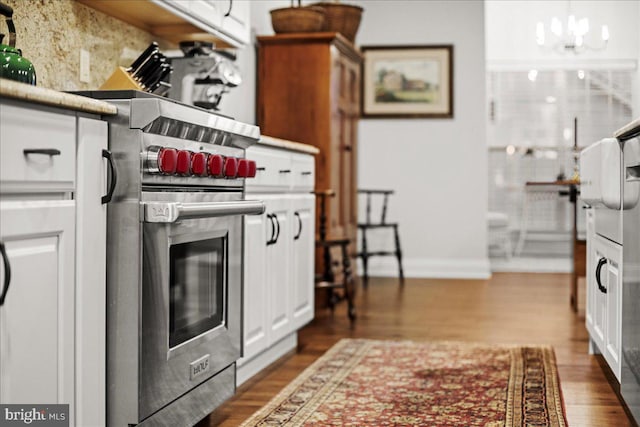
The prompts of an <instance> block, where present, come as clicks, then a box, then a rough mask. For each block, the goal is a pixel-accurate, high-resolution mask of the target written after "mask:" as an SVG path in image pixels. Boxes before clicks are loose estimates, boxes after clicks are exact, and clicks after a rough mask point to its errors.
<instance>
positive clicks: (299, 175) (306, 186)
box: [291, 153, 315, 192]
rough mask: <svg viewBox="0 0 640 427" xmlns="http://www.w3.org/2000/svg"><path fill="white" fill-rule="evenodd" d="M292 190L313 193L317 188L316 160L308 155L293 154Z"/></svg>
mask: <svg viewBox="0 0 640 427" xmlns="http://www.w3.org/2000/svg"><path fill="white" fill-rule="evenodd" d="M291 173H292V185H291V188H292V189H293V190H295V191H309V192H311V191H313V189H314V187H315V159H314V157H313V156H310V155H306V154H297V153H293V154H291Z"/></svg>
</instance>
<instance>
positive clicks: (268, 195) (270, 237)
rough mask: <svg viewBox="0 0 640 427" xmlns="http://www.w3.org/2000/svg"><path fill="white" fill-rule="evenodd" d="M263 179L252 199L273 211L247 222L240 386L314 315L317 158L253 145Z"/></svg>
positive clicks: (252, 189) (249, 194)
mask: <svg viewBox="0 0 640 427" xmlns="http://www.w3.org/2000/svg"><path fill="white" fill-rule="evenodd" d="M247 158H248V159H251V160H254V161H256V163H257V166H258V172H257V176H256V178H255V179H252V180H249V179H248V180H247V182H246V183H245V184H246V187H245V191H246V196H245V198H246V199H248V200H263V201H264V203H265V207H266V209H265V212H264V213H263V214H262V215H259V216H247V217H245V220H244V283H243V285H244V301H243V313H244V320H243V357H242V359H240V360H239V361H238V364H237V365H238V371H237V378H236V381H237V384H238V385H239V384H241V383H242V382H244V381H246V380H247V379H248V378H250V377H251V376H253V375H254V374H256V373H257V372H259V371H260V370H261V369H263V368H264V367H266V366H267V365H269V364H270V363H272V362H273V361H275V360H276V359H277V358H279V357H280V356H282V355H283V354H285V353H286V352H288V351H291V350H292V349H293V348H295V346H296V343H297V331H298V329H300V328H301V327H303V326H304V325H306V324H307V323H308V322H309V321H311V320H312V319H313V314H314V313H313V302H314V300H313V298H314V286H313V275H314V265H313V254H314V247H315V196H313V194H310V192H311V191H312V189H313V180H314V165H313V156H311V155H309V154H301V153H291V152H290V151H286V150H282V149H277V148H268V147H265V146H258V147H252V148H250V149H248V150H247Z"/></svg>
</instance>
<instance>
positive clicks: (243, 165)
mask: <svg viewBox="0 0 640 427" xmlns="http://www.w3.org/2000/svg"><path fill="white" fill-rule="evenodd" d="M248 176H249V160H247V159H238V178H246V177H248Z"/></svg>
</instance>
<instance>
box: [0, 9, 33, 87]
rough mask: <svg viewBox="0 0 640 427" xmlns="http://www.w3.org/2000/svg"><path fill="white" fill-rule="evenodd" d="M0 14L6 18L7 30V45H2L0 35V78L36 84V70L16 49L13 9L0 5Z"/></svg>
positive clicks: (0, 35)
mask: <svg viewBox="0 0 640 427" xmlns="http://www.w3.org/2000/svg"><path fill="white" fill-rule="evenodd" d="M0 14H1V15H3V16H4V17H5V18H6V22H7V27H8V29H9V44H8V45H6V44H3V43H2V41H3V39H4V34H0V77H2V78H5V79H11V80H15V81H18V82H21V83H27V84H30V85H34V86H35V84H36V69H35V67H34V66H33V64H32V63H31V61H29V60H28V59H27V58H24V57H23V56H22V51H21V50H20V49H16V27H15V26H14V25H13V19H12V18H13V9H12V8H10V7H9V6H7V5H6V4H4V3H0Z"/></svg>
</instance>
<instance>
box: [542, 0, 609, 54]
mask: <svg viewBox="0 0 640 427" xmlns="http://www.w3.org/2000/svg"><path fill="white" fill-rule="evenodd" d="M569 8H570V7H569ZM589 30H590V28H589V19H587V18H580V19H578V18H576V16H575V15H573V14H571V13H569V16H568V18H567V21H566V23H565V25H563V24H562V22H561V21H560V19H559V18H558V17H556V16H554V17H553V18H552V19H551V24H550V25H549V32H550V37H549V38H550V40H548V41H547V35H546V29H545V25H544V23H542V22H538V25H537V26H536V41H537V43H538V45H539V46H541V47H550V48H551V49H553V50H555V51H557V52H560V53H567V52H572V53H575V54H578V53H583V52H586V51H587V50H604V49H605V48H606V47H607V43H608V42H609V27H608V26H606V25H603V26H602V28H601V31H600V40H599V41H598V42H597V44H596V45H591V44H587V43H586V42H585V38H586V36H587V34H589ZM592 38H593V37H592ZM592 38H591V39H592Z"/></svg>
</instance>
